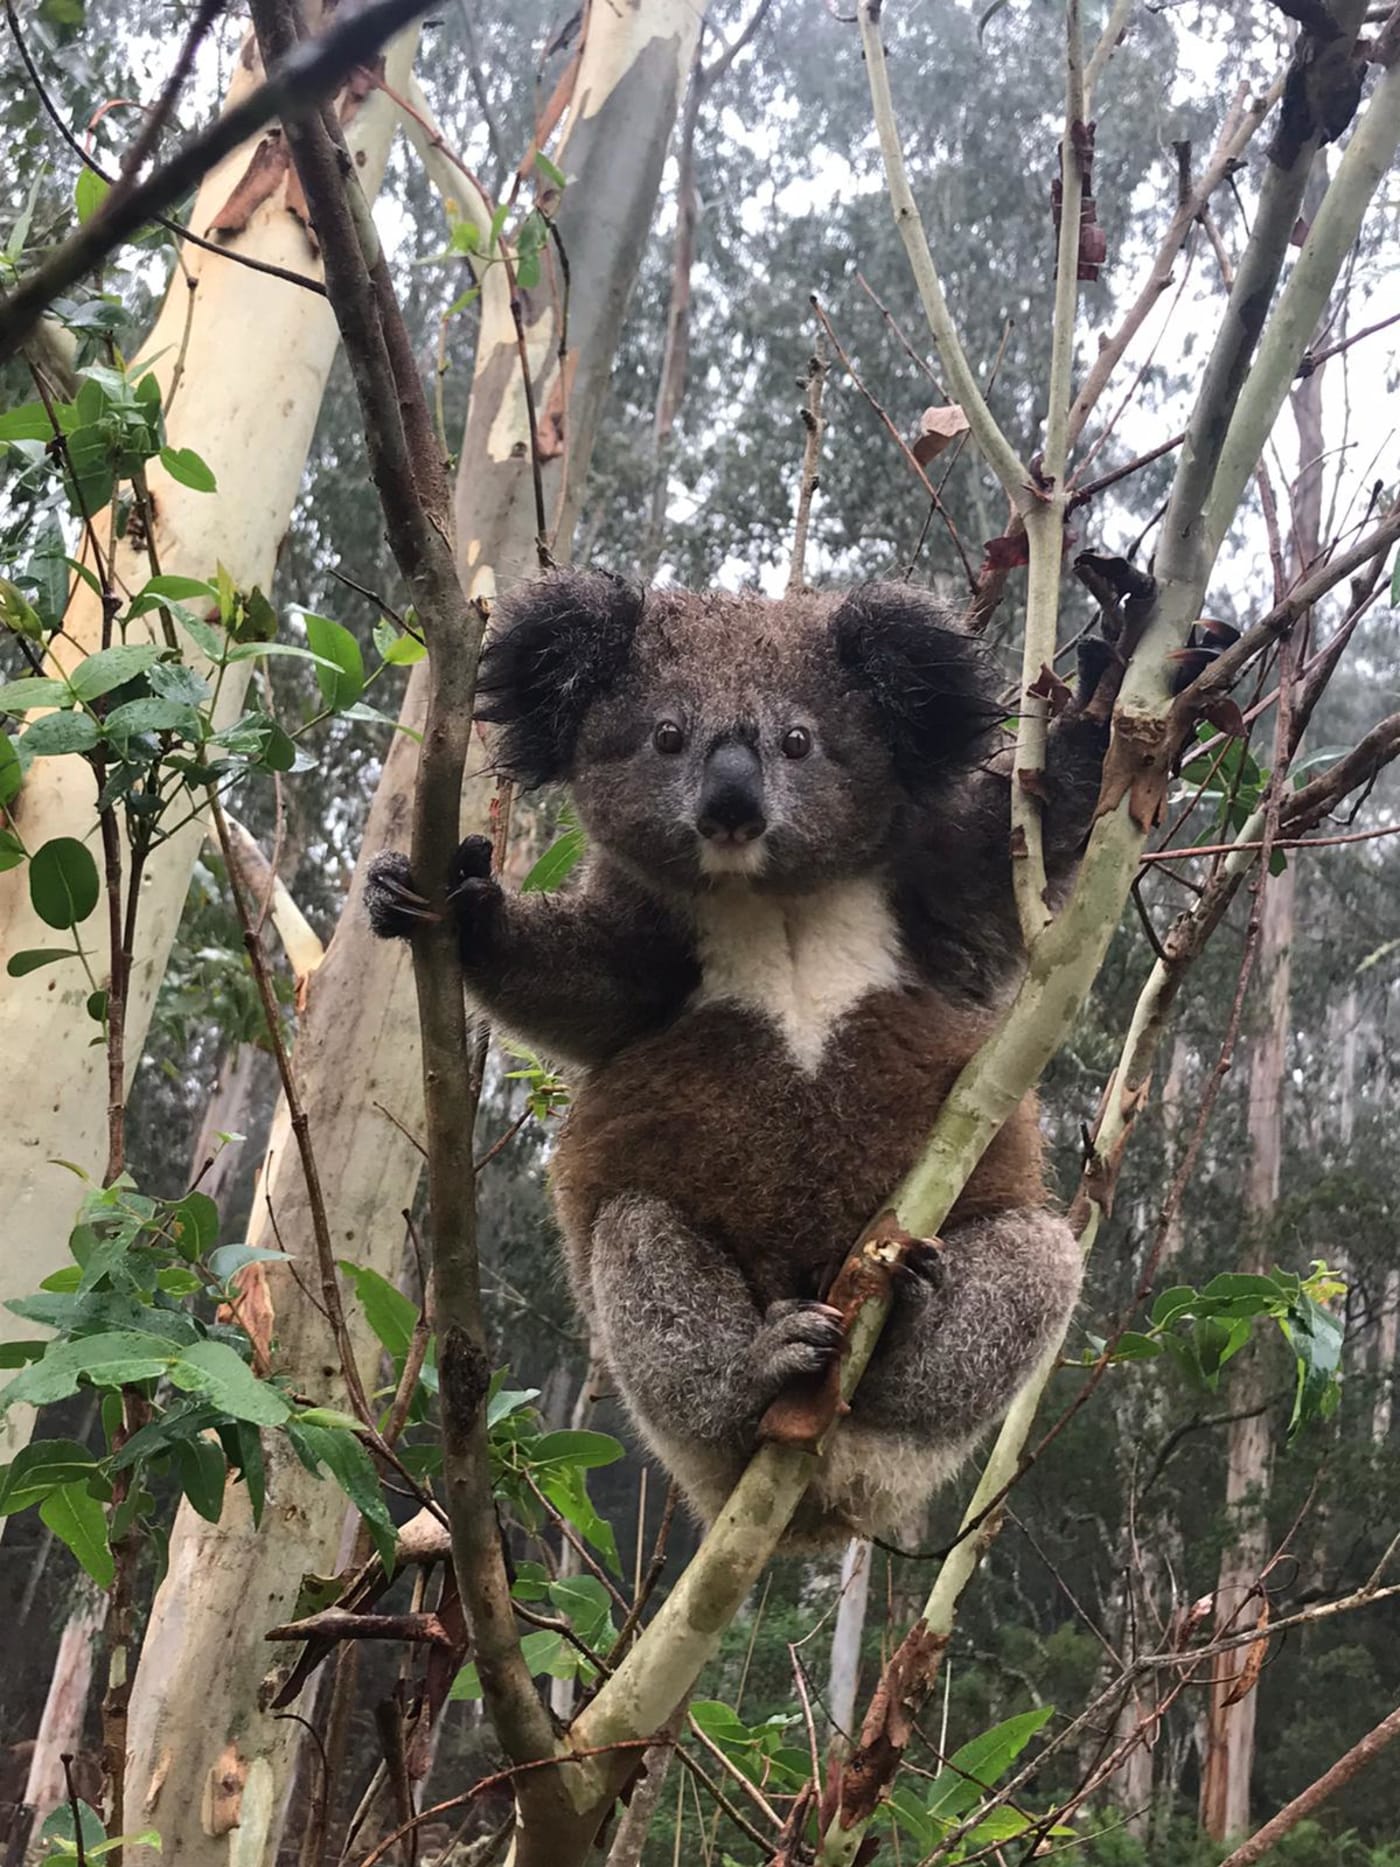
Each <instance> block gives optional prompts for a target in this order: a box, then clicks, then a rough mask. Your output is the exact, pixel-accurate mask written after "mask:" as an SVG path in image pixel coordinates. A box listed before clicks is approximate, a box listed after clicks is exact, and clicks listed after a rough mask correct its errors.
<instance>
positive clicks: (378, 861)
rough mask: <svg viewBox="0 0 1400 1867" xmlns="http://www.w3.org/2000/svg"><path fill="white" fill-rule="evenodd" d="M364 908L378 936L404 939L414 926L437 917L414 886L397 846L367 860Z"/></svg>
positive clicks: (405, 859)
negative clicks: (367, 870)
mask: <svg viewBox="0 0 1400 1867" xmlns="http://www.w3.org/2000/svg"><path fill="white" fill-rule="evenodd" d="M365 912H366V914H368V916H369V924H370V926H371V927H372V928H373V929H374V931H375V933H376V934H377V935H378V936H379V938H380V939H381V940H406V939H408V937H409V936H410V935H411V934H412V933H413V932H414V930H415V929H416V928H418V927H420V926H422V925H423V924H424V923H425V922H428V921H435V920H437V918H438V916H437V915H436V914H435V913H434V912H433V910H432V908H431V907H430V906H429V904H428V903H427V901H425V900H424V898H423V896H422V895H420V894H419V892H418V890H417V889H416V888H415V887H414V886H413V876H412V872H411V871H410V869H409V866H408V857H407V856H405V855H403V854H402V853H401V852H400V851H399V850H397V849H386V850H385V851H384V853H383V854H382V855H379V856H376V857H375V858H374V860H373V862H371V863H370V865H369V874H368V875H367V876H366V878H365Z"/></svg>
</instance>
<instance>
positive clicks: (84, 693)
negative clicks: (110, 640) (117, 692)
mask: <svg viewBox="0 0 1400 1867" xmlns="http://www.w3.org/2000/svg"><path fill="white" fill-rule="evenodd" d="M164 653H165V650H164V649H163V648H161V647H159V646H158V645H157V644H156V643H155V642H130V643H122V644H120V645H118V646H117V647H116V648H102V649H99V650H98V652H97V653H96V654H95V655H88V656H87V657H86V658H85V659H84V660H83V661H80V662H79V663H78V665H77V667H76V668H74V670H73V673H72V675H71V676H70V678H69V682H68V685H69V686H70V687H71V688H72V690H73V692H74V693H75V694H76V695H77V696H78V698H79V700H85V701H91V700H99V699H101V697H102V695H103V694H110V693H111V691H112V689H113V688H114V687H121V686H124V685H125V683H126V682H127V681H132V680H135V678H136V676H137V675H138V674H144V673H145V672H146V669H147V668H149V667H150V666H151V664H152V663H153V662H156V661H159V660H160V658H161V656H162V655H163V654H164Z"/></svg>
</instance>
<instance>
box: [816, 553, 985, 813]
mask: <svg viewBox="0 0 1400 1867" xmlns="http://www.w3.org/2000/svg"><path fill="white" fill-rule="evenodd" d="M831 630H832V635H833V638H834V643H835V648H836V655H837V659H838V661H839V662H840V665H841V668H842V670H843V672H844V674H845V677H846V681H847V683H848V686H849V687H850V688H851V689H852V690H854V691H856V692H860V693H864V694H866V695H868V696H869V698H870V699H871V700H872V701H873V702H874V704H875V708H876V711H877V712H878V714H879V716H880V719H881V720H882V722H883V724H884V727H885V730H886V732H887V733H888V735H889V742H890V747H891V750H892V752H893V755H894V764H895V771H896V773H897V774H898V776H899V778H900V780H901V781H902V782H903V783H904V784H905V785H907V786H908V787H909V789H910V790H919V789H923V788H926V787H927V786H929V785H930V784H936V783H938V782H939V781H940V780H941V779H943V778H946V777H950V776H952V775H953V774H954V773H955V772H957V771H959V770H963V769H966V768H967V767H968V766H969V765H971V764H974V763H975V762H976V761H977V759H979V758H980V757H982V756H983V755H984V753H985V751H986V750H987V746H988V742H989V736H990V734H991V730H992V728H993V727H994V726H995V725H996V723H997V721H998V720H999V719H1000V718H1001V717H1002V715H1003V712H1004V708H1001V707H999V706H998V705H997V703H996V694H995V680H994V677H993V674H992V670H991V667H990V665H989V664H988V661H987V657H986V655H985V654H984V653H983V651H982V649H981V647H980V646H979V645H978V643H977V642H976V641H975V640H974V638H973V637H972V636H970V635H968V634H967V633H966V632H965V631H964V630H962V629H959V628H957V627H956V626H955V625H954V623H953V622H952V621H951V619H950V616H949V613H948V611H947V610H945V609H944V608H942V606H941V605H939V604H938V603H937V602H935V600H934V599H933V598H932V597H931V596H929V595H928V594H927V593H926V592H924V591H922V590H916V589H912V588H911V587H910V586H909V585H908V584H902V583H871V584H866V585H864V586H863V587H862V588H861V589H859V590H853V591H852V592H851V594H850V595H849V596H848V597H846V598H845V600H844V601H843V602H842V603H841V604H840V606H839V607H838V608H837V610H836V612H835V614H834V615H833V617H832V619H831Z"/></svg>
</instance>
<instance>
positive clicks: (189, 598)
mask: <svg viewBox="0 0 1400 1867" xmlns="http://www.w3.org/2000/svg"><path fill="white" fill-rule="evenodd" d="M218 600H219V593H218V591H217V590H216V589H215V588H214V586H213V584H212V583H206V582H205V581H204V579H203V578H202V577H177V576H174V575H173V574H171V573H170V572H164V571H163V572H162V573H161V575H160V576H159V577H148V578H147V579H146V581H145V583H143V584H142V586H141V588H140V589H139V590H138V591H137V592H136V595H135V597H134V598H133V600H132V604H131V613H132V615H133V616H140V615H144V614H145V612H146V611H147V610H148V609H154V608H156V607H158V605H159V604H161V603H217V602H218Z"/></svg>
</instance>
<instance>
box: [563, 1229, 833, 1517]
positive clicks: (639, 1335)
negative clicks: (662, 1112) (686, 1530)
mask: <svg viewBox="0 0 1400 1867" xmlns="http://www.w3.org/2000/svg"><path fill="white" fill-rule="evenodd" d="M591 1260H592V1263H591V1271H590V1280H591V1284H592V1299H593V1312H594V1315H595V1317H596V1319H597V1326H598V1331H599V1334H600V1335H601V1337H602V1340H601V1343H600V1346H601V1348H602V1351H603V1354H604V1357H605V1359H606V1361H607V1363H608V1366H609V1367H610V1368H611V1370H612V1373H613V1376H614V1378H615V1379H616V1381H617V1383H618V1386H619V1387H620V1388H621V1390H622V1395H623V1398H624V1399H625V1400H626V1402H627V1404H628V1406H629V1408H630V1409H631V1411H632V1413H633V1414H634V1415H635V1416H636V1419H637V1422H638V1424H639V1426H640V1427H641V1428H642V1430H643V1431H644V1432H645V1433H646V1435H647V1437H648V1438H649V1439H650V1440H651V1442H652V1444H653V1445H654V1446H655V1448H656V1451H657V1453H658V1454H659V1456H660V1457H661V1459H662V1460H663V1462H664V1463H665V1464H666V1465H667V1467H668V1468H669V1469H670V1470H671V1471H672V1472H673V1473H674V1474H675V1476H676V1478H677V1479H678V1480H679V1481H680V1484H681V1486H682V1488H683V1489H684V1490H685V1491H686V1492H687V1493H688V1494H689V1495H690V1497H691V1499H692V1501H693V1502H694V1503H696V1504H697V1505H698V1507H699V1508H700V1509H701V1510H702V1511H703V1512H704V1514H705V1515H706V1516H712V1515H713V1513H714V1510H715V1509H717V1508H718V1506H719V1504H720V1503H722V1502H723V1501H724V1498H725V1496H726V1495H727V1493H728V1491H729V1489H730V1487H731V1486H732V1484H733V1482H734V1480H735V1479H736V1478H737V1477H738V1475H739V1473H740V1471H742V1469H743V1467H744V1464H745V1462H746V1460H747V1457H748V1455H749V1453H750V1452H751V1451H752V1450H753V1446H754V1441H755V1437H756V1432H757V1427H758V1422H759V1420H760V1419H761V1418H762V1415H763V1410H764V1408H765V1407H766V1406H767V1405H768V1403H769V1401H770V1400H772V1399H773V1397H774V1396H775V1395H776V1394H777V1392H778V1390H779V1389H780V1388H781V1387H782V1386H784V1384H785V1383H786V1382H787V1381H789V1380H790V1379H791V1378H792V1377H793V1376H794V1375H798V1374H813V1373H818V1372H820V1370H821V1369H823V1368H824V1367H826V1365H827V1364H828V1363H829V1362H830V1360H831V1359H832V1357H833V1356H834V1355H835V1354H836V1353H837V1352H838V1351H839V1349H840V1345H841V1328H840V1318H839V1315H838V1313H837V1312H836V1311H835V1310H832V1309H830V1308H828V1307H827V1305H826V1304H824V1303H808V1302H802V1301H799V1300H795V1299H794V1300H792V1301H788V1302H779V1303H773V1304H770V1306H769V1307H768V1309H767V1310H766V1311H760V1310H759V1308H758V1306H757V1304H756V1303H755V1302H754V1299H753V1296H752V1294H751V1292H750V1290H749V1287H748V1285H747V1284H746V1283H745V1282H744V1279H743V1277H742V1276H741V1275H740V1273H739V1270H738V1268H737V1266H736V1265H735V1264H734V1262H733V1260H732V1259H731V1258H729V1257H728V1256H727V1255H726V1254H725V1253H724V1252H723V1251H722V1250H720V1249H719V1247H718V1246H716V1245H713V1244H711V1243H710V1242H709V1241H708V1240H706V1239H704V1238H702V1237H701V1236H700V1235H699V1234H698V1233H696V1232H695V1231H694V1230H693V1229H692V1228H691V1227H689V1226H688V1225H687V1224H686V1223H685V1221H684V1219H683V1218H682V1217H681V1215H680V1214H679V1213H678V1212H677V1211H676V1209H675V1208H674V1207H673V1206H671V1205H669V1204H668V1203H667V1202H666V1201H665V1200H662V1199H651V1198H642V1197H639V1196H630V1197H626V1198H618V1199H611V1200H609V1201H608V1202H607V1203H606V1204H605V1205H604V1206H603V1207H602V1209H601V1210H600V1211H599V1214H598V1217H597V1218H596V1220H595V1221H594V1224H593V1238H592V1252H591Z"/></svg>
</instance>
